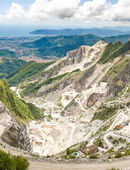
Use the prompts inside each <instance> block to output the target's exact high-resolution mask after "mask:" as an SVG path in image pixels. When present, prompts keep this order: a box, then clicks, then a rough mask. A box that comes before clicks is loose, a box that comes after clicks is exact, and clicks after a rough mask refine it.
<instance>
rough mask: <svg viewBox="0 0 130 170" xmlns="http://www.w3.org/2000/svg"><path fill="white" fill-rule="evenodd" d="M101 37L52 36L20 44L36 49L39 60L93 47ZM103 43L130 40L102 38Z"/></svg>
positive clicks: (89, 35)
mask: <svg viewBox="0 0 130 170" xmlns="http://www.w3.org/2000/svg"><path fill="white" fill-rule="evenodd" d="M102 38H103V37H99V36H96V35H93V34H88V35H71V36H63V35H60V36H52V37H44V38H41V39H39V40H36V41H33V42H28V43H24V44H21V46H23V47H28V48H38V50H37V51H38V54H39V57H41V58H48V57H50V58H52V57H54V56H56V57H64V56H66V53H67V52H68V51H71V50H74V49H76V48H77V47H79V46H81V45H90V46H92V45H94V44H95V43H96V42H97V41H98V40H100V39H102ZM103 39H104V41H106V42H108V43H109V42H113V43H115V42H116V41H118V40H120V41H121V42H123V43H126V42H127V41H128V40H130V35H119V36H111V37H104V38H103Z"/></svg>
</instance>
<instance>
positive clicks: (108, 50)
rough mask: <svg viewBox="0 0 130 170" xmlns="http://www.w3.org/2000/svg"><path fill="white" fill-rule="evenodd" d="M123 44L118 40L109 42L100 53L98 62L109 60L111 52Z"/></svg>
mask: <svg viewBox="0 0 130 170" xmlns="http://www.w3.org/2000/svg"><path fill="white" fill-rule="evenodd" d="M122 46H123V44H122V43H121V42H120V41H117V42H116V43H114V44H113V43H109V44H108V45H107V48H106V49H105V51H104V53H103V54H102V56H101V58H100V60H99V63H101V64H103V63H105V62H107V61H110V60H111V58H112V55H113V53H115V52H116V51H117V50H118V49H119V48H121V47H122Z"/></svg>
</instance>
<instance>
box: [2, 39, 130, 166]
mask: <svg viewBox="0 0 130 170" xmlns="http://www.w3.org/2000/svg"><path fill="white" fill-rule="evenodd" d="M53 38H54V37H53ZM40 41H41V40H40ZM34 42H35V41H34ZM25 44H26V43H25ZM25 44H24V45H25ZM28 45H29V44H28ZM129 56H130V41H128V42H126V43H122V42H120V41H117V42H115V43H112V42H111V43H107V42H105V41H104V40H99V41H97V42H96V43H95V44H94V45H91V46H90V45H81V46H78V47H77V48H76V49H73V50H72V51H68V52H67V54H66V56H65V57H63V58H60V59H57V60H48V61H49V62H35V61H28V62H27V63H26V62H25V63H24V64H23V66H21V67H20V69H17V70H16V71H14V72H12V73H11V74H9V75H7V77H6V82H5V81H4V80H0V101H1V103H0V115H1V119H0V127H1V129H2V130H1V132H0V141H1V146H0V149H2V150H4V151H5V152H7V150H8V148H9V149H10V148H11V147H14V148H16V150H15V149H14V151H13V148H11V149H10V150H12V152H11V153H12V154H21V155H23V156H24V157H27V158H28V159H29V161H30V162H31V167H32V166H33V165H34V164H36V165H34V166H39V168H41V167H40V166H42V164H43V165H45V166H50V165H52V164H53V161H58V160H63V161H67V160H68V161H70V163H71V161H72V160H79V161H81V162H82V160H84V161H88V162H89V163H90V162H91V161H92V160H93V161H94V160H95V161H96V160H97V161H99V162H100V161H102V160H105V161H114V160H118V159H119V158H120V159H122V161H123V159H129V156H130V103H129V99H130V74H129V73H130V57H129ZM32 159H34V160H35V161H34V162H33V161H32ZM39 159H40V160H41V162H40V163H39V165H37V164H38V160H39ZM44 159H45V160H46V159H47V160H48V161H52V160H53V161H52V162H50V164H49V163H48V162H44ZM42 161H43V162H42ZM61 164H62V163H61ZM102 164H103V165H102V166H103V168H104V167H106V164H105V163H103V162H102ZM110 164H111V166H113V165H114V166H116V167H118V165H117V164H116V163H115V162H114V163H110ZM58 166H60V164H59V165H58ZM65 166H67V164H66V165H65ZM71 166H75V164H73V163H72V165H71ZM71 166H70V167H71ZM82 166H83V168H84V163H83V164H82ZM121 166H122V165H121ZM88 167H92V165H91V164H88ZM122 167H123V166H122ZM56 168H57V169H58V168H59V167H56ZM92 168H93V167H92Z"/></svg>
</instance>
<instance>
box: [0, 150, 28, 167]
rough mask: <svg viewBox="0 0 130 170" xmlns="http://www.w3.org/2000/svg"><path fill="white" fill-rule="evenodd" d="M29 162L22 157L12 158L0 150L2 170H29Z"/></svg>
mask: <svg viewBox="0 0 130 170" xmlns="http://www.w3.org/2000/svg"><path fill="white" fill-rule="evenodd" d="M28 167H29V162H28V160H27V159H25V158H24V157H22V156H11V155H10V154H7V153H5V152H3V151H1V150H0V170H27V169H28Z"/></svg>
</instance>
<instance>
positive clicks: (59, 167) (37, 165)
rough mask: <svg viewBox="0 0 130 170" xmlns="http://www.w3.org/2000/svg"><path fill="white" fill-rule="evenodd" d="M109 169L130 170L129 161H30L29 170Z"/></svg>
mask: <svg viewBox="0 0 130 170" xmlns="http://www.w3.org/2000/svg"><path fill="white" fill-rule="evenodd" d="M110 168H120V169H121V170H126V169H127V170H130V159H129V160H122V161H121V160H120V161H117V162H111V163H105V162H104V163H52V162H46V161H44V162H40V161H39V162H38V161H30V167H29V170H95V169H96V170H108V169H110Z"/></svg>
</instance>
